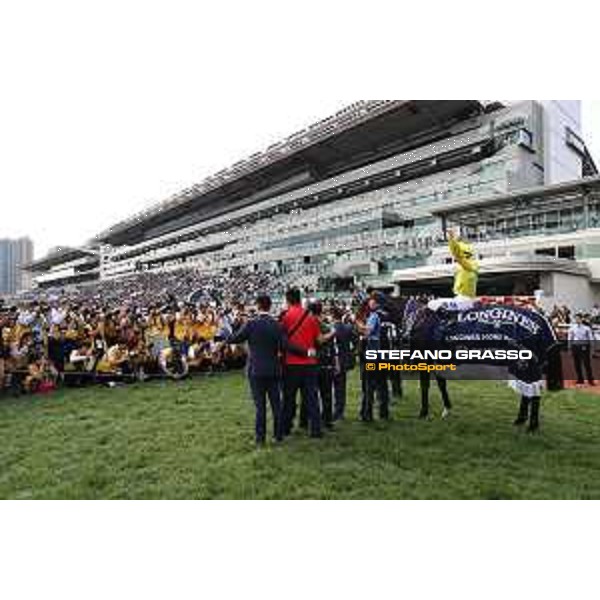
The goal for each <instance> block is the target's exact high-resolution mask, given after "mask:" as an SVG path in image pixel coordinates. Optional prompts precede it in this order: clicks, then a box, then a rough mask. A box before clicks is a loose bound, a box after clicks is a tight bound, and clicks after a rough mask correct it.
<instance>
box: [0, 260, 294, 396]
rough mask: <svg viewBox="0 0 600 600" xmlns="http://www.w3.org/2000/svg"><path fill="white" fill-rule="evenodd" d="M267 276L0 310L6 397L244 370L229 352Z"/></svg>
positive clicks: (133, 282) (267, 285) (108, 292)
mask: <svg viewBox="0 0 600 600" xmlns="http://www.w3.org/2000/svg"><path fill="white" fill-rule="evenodd" d="M279 288H280V285H279V282H278V281H277V279H276V278H275V277H274V276H272V275H271V274H268V273H244V274H239V275H235V274H233V275H229V276H224V275H216V276H210V275H203V274H200V273H198V272H195V271H191V270H187V271H186V270H180V271H172V272H163V273H141V274H137V275H135V276H132V277H128V278H123V279H118V280H113V281H107V282H102V283H101V284H94V285H89V286H84V287H80V288H75V289H70V290H68V291H67V290H51V291H46V292H43V291H39V292H32V293H30V294H29V295H27V296H25V297H23V298H21V299H20V300H19V301H18V302H10V303H6V302H0V334H1V336H0V389H3V388H7V387H8V388H12V389H14V390H18V391H26V392H46V391H49V390H52V389H54V388H55V387H56V386H57V385H58V384H60V383H64V384H65V385H83V384H85V383H88V382H97V381H100V382H106V383H108V384H110V385H115V384H117V383H121V382H127V381H132V380H140V379H141V380H144V379H147V378H149V377H157V376H160V377H165V376H167V377H172V378H179V377H183V376H185V375H187V374H188V373H189V372H190V371H198V372H214V371H220V370H226V369H231V368H239V367H241V366H243V365H244V363H245V360H246V356H245V349H244V347H243V346H241V345H237V346H236V345H230V344H226V343H224V340H225V338H226V337H227V335H229V334H230V333H231V331H232V330H234V329H235V327H236V326H237V324H238V322H239V321H240V319H242V318H244V317H245V316H246V311H247V310H249V311H252V310H254V308H253V306H254V304H253V301H254V299H255V297H256V295H257V293H258V292H259V291H261V290H265V289H267V290H269V291H270V292H271V293H274V294H276V293H278V292H281V293H282V292H283V290H280V289H279Z"/></svg>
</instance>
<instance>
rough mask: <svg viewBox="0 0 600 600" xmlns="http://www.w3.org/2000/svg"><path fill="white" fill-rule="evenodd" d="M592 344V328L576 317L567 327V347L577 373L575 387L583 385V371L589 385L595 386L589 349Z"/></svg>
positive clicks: (580, 317)
mask: <svg viewBox="0 0 600 600" xmlns="http://www.w3.org/2000/svg"><path fill="white" fill-rule="evenodd" d="M593 343H594V332H593V331H592V328H591V327H590V326H589V325H588V324H586V323H584V321H583V317H582V316H581V315H577V316H576V317H575V323H574V324H573V325H571V327H569V346H570V347H571V351H572V353H573V362H574V364H575V371H576V372H577V385H583V384H584V373H583V372H584V369H585V374H586V375H587V379H588V382H589V384H590V385H595V383H594V374H593V372H592V361H591V354H592V353H591V348H592V344H593Z"/></svg>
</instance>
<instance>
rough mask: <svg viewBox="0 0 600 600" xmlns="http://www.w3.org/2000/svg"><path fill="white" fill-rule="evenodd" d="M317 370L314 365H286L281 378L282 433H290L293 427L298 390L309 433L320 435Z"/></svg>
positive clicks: (314, 435)
mask: <svg viewBox="0 0 600 600" xmlns="http://www.w3.org/2000/svg"><path fill="white" fill-rule="evenodd" d="M318 377H319V371H318V367H317V366H316V365H314V366H313V365H288V366H286V368H285V374H284V380H283V433H284V435H290V433H291V432H292V429H293V428H294V419H295V417H296V411H297V403H296V396H297V394H298V392H300V396H301V398H302V405H303V407H304V408H305V410H306V418H307V421H308V426H309V429H310V435H311V436H313V437H319V436H320V435H321V408H320V406H319V392H318Z"/></svg>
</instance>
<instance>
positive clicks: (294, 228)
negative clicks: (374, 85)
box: [101, 102, 550, 286]
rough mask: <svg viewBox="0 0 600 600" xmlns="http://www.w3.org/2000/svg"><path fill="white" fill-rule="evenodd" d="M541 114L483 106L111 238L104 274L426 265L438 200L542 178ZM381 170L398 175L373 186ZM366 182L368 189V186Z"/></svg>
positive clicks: (435, 234) (305, 274)
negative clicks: (289, 179)
mask: <svg viewBox="0 0 600 600" xmlns="http://www.w3.org/2000/svg"><path fill="white" fill-rule="evenodd" d="M540 114H541V108H540V106H539V105H537V104H536V103H533V102H525V103H522V104H519V105H517V106H514V107H511V108H509V109H506V110H504V111H501V112H500V113H497V114H496V113H492V114H491V115H486V114H482V115H481V116H479V117H478V118H477V119H475V120H470V121H469V122H467V123H463V124H461V126H460V127H458V128H457V129H459V130H460V129H463V130H464V131H462V132H461V133H457V134H456V135H449V136H448V137H446V138H444V139H442V140H440V141H436V142H433V143H431V144H425V145H423V146H421V147H419V148H416V149H412V150H411V151H410V152H406V153H401V154H398V155H396V156H394V157H392V158H388V159H385V160H383V161H381V162H378V163H374V164H371V165H369V166H368V167H367V168H363V169H358V170H357V171H355V172H349V173H347V174H344V176H342V177H336V178H334V179H332V180H330V181H323V182H319V184H318V185H317V186H315V185H311V186H307V187H306V188H300V189H297V190H294V191H293V192H292V193H287V194H282V195H281V196H279V197H275V198H272V199H269V200H268V201H267V202H263V203H259V204H258V205H254V206H253V207H252V209H251V211H248V210H241V211H238V212H233V213H230V214H228V215H227V217H226V218H220V219H219V218H217V219H214V220H212V221H209V222H205V223H201V224H199V225H196V226H193V227H190V228H188V229H187V230H186V229H183V230H180V231H177V232H175V233H172V234H167V235H164V236H160V237H158V238H155V239H152V240H149V241H145V242H142V243H140V244H137V245H134V246H131V247H118V248H108V247H107V248H105V249H104V251H103V253H102V263H101V270H102V274H103V276H104V277H106V278H110V277H116V276H122V275H125V274H128V273H133V272H136V271H146V270H153V269H165V268H167V269H168V268H180V267H181V266H184V265H185V266H193V267H198V268H200V269H202V270H207V271H226V270H231V269H248V270H269V271H272V272H276V273H278V274H280V275H281V276H282V277H287V276H289V277H290V281H292V280H295V279H297V278H298V277H300V278H301V280H300V282H301V283H302V282H306V283H309V282H310V283H311V284H312V285H313V286H316V285H317V283H318V280H319V279H325V278H335V277H356V276H358V277H362V278H365V279H368V278H369V277H374V276H376V277H385V276H386V275H387V274H391V273H392V272H393V271H394V270H397V269H401V268H404V267H414V266H417V265H419V264H423V263H424V262H425V261H426V259H427V257H428V256H429V254H430V252H431V248H432V247H433V246H435V245H436V244H438V243H439V242H440V241H441V228H440V226H439V221H438V220H437V219H435V218H434V217H433V216H432V209H434V208H435V207H436V205H438V204H441V203H444V202H447V201H449V200H452V199H455V198H469V197H472V198H482V197H490V198H493V196H494V195H497V194H501V193H505V192H507V191H510V190H511V189H518V188H520V187H527V186H532V185H539V184H541V183H543V168H542V165H541V161H542V158H541V149H542V144H541V138H542V131H541V116H540ZM382 175H385V176H387V177H388V178H390V179H393V178H396V179H397V180H398V183H397V184H394V185H388V186H384V187H380V188H379V189H369V188H370V187H372V186H373V183H374V182H375V183H376V179H377V178H378V177H380V178H381V177H382ZM361 186H364V188H365V189H366V190H368V191H365V192H363V193H360V187H361ZM319 195H321V196H322V197H323V200H322V203H321V201H320V200H319ZM336 196H338V197H339V199H337V198H336ZM329 198H333V199H329ZM305 204H310V205H312V207H311V208H304V205H305ZM549 219H550V217H549ZM237 221H240V223H239V224H237ZM242 221H243V224H242ZM510 226H511V225H510V223H507V224H506V228H507V229H508V228H510Z"/></svg>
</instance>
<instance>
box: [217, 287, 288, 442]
mask: <svg viewBox="0 0 600 600" xmlns="http://www.w3.org/2000/svg"><path fill="white" fill-rule="evenodd" d="M256 305H257V308H258V314H257V315H256V317H255V318H253V319H251V320H250V321H246V322H245V323H244V324H243V325H242V327H241V328H240V329H239V330H238V331H237V332H236V333H234V334H233V335H231V336H230V337H229V338H228V339H227V342H228V343H230V344H240V343H243V342H247V343H248V353H249V358H248V381H249V384H250V390H251V392H252V398H253V399H254V404H255V406H256V443H257V444H258V445H259V446H262V445H264V444H265V441H266V436H267V397H268V399H269V403H270V405H271V412H272V413H273V433H274V439H275V440H276V441H277V442H281V441H282V440H283V429H282V421H281V410H282V404H281V389H280V386H281V367H280V356H281V353H282V352H283V351H284V349H285V348H286V347H287V344H286V337H285V333H284V331H283V329H282V328H281V326H280V325H279V323H278V322H277V321H276V320H275V319H274V318H273V317H272V316H271V315H270V310H271V298H269V296H266V295H261V296H259V297H258V298H257V301H256Z"/></svg>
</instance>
